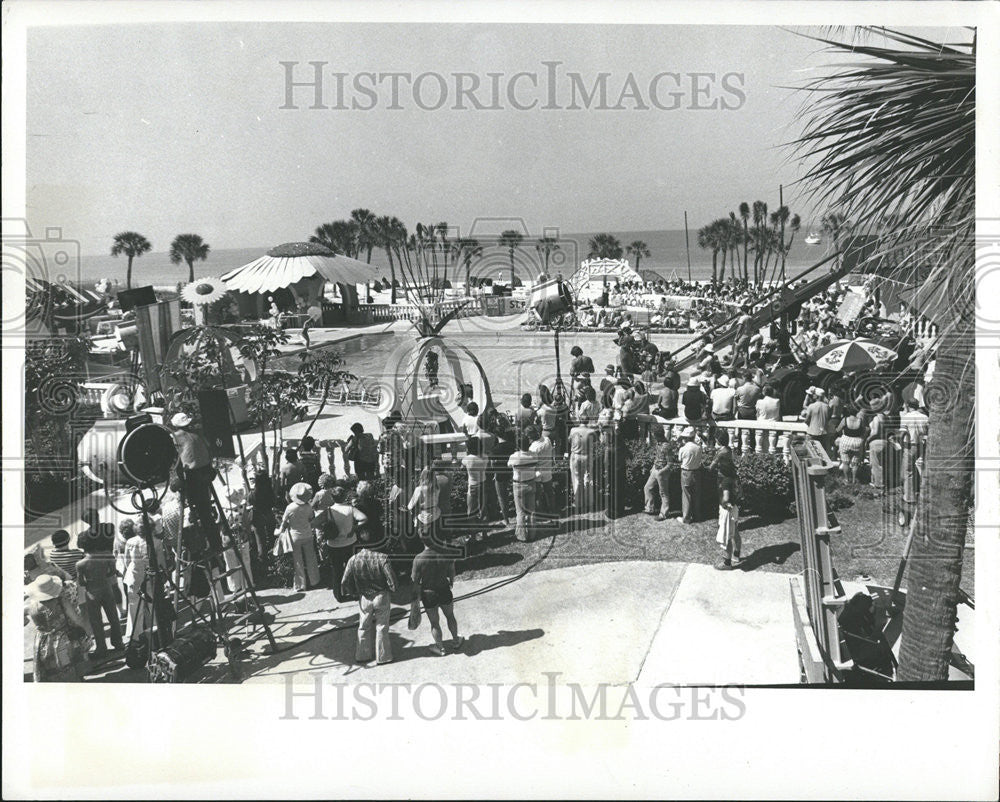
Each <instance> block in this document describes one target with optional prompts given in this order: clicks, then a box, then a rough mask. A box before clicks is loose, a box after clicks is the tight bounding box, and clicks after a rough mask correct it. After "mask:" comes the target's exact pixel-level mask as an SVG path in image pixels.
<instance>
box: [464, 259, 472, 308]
mask: <svg viewBox="0 0 1000 802" xmlns="http://www.w3.org/2000/svg"><path fill="white" fill-rule="evenodd" d="M465 295H466V297H468V296H470V295H472V254H469V255H467V256H466V257H465Z"/></svg>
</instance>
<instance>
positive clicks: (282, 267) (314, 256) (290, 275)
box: [222, 242, 375, 293]
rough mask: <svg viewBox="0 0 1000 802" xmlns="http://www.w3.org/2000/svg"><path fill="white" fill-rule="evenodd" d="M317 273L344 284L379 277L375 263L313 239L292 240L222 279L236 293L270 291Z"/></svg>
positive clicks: (325, 278) (359, 282)
mask: <svg viewBox="0 0 1000 802" xmlns="http://www.w3.org/2000/svg"><path fill="white" fill-rule="evenodd" d="M313 276H320V277H321V278H323V279H324V280H326V281H330V282H333V283H338V282H339V283H343V284H364V283H366V282H368V281H372V280H373V279H374V277H375V276H374V270H373V268H372V266H371V265H369V264H366V263H364V262H359V261H358V260H357V259H352V258H350V257H349V256H339V255H335V254H334V253H333V252H332V251H330V250H328V249H327V248H325V247H323V246H322V245H317V244H315V243H312V242H289V243H285V244H284V245H279V246H277V247H276V248H272V249H271V250H270V251H268V252H267V253H266V254H265V255H264V256H261V257H260V258H259V259H254V260H253V261H252V262H250V263H249V264H245V265H243V266H242V267H237V268H236V269H235V270H230V271H229V272H228V273H225V274H224V275H223V276H222V280H223V281H224V282H226V286H227V288H228V289H230V290H234V291H236V292H249V293H254V292H260V293H267V292H274V291H275V290H279V289H281V288H283V287H289V286H291V285H292V284H295V283H297V282H299V281H301V280H302V279H304V278H311V277H313Z"/></svg>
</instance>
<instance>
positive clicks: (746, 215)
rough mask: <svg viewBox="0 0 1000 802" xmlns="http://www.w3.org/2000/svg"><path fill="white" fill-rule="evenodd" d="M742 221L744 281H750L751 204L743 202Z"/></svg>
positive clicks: (741, 205) (741, 208)
mask: <svg viewBox="0 0 1000 802" xmlns="http://www.w3.org/2000/svg"><path fill="white" fill-rule="evenodd" d="M740 220H742V221H743V280H744V281H745V282H749V281H750V275H749V267H748V265H747V249H748V248H749V247H750V226H749V221H750V204H749V203H747V202H746V201H743V202H742V203H741V204H740Z"/></svg>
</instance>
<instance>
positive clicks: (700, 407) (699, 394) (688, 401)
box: [681, 373, 708, 422]
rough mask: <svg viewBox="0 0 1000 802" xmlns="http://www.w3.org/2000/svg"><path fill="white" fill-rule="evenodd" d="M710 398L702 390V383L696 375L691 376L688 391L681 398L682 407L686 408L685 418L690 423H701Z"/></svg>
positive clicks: (688, 381)
mask: <svg viewBox="0 0 1000 802" xmlns="http://www.w3.org/2000/svg"><path fill="white" fill-rule="evenodd" d="M707 404H708V398H707V396H706V395H705V391H704V390H703V389H702V388H701V381H699V379H698V377H697V376H696V375H695V374H693V373H692V374H691V376H690V378H688V380H687V389H686V390H685V391H684V394H683V395H682V396H681V405H682V406H683V408H684V417H685V418H687V419H688V420H689V421H691V422H694V421H699V420H702V419H703V418H704V417H705V407H706V405H707Z"/></svg>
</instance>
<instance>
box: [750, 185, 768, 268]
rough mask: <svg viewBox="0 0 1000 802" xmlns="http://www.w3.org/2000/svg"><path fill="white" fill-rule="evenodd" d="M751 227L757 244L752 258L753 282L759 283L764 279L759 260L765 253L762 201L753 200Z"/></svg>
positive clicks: (764, 217) (764, 212) (764, 213)
mask: <svg viewBox="0 0 1000 802" xmlns="http://www.w3.org/2000/svg"><path fill="white" fill-rule="evenodd" d="M753 227H754V240H755V242H756V243H757V246H758V247H757V250H756V251H755V252H754V258H753V283H754V284H756V285H759V284H760V283H761V282H762V281H763V280H764V276H763V275H761V262H762V261H763V260H764V255H765V253H766V250H765V248H764V243H765V240H766V236H765V234H764V229H765V228H766V227H767V204H766V203H765V202H764V201H760V200H758V201H754V202H753Z"/></svg>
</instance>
